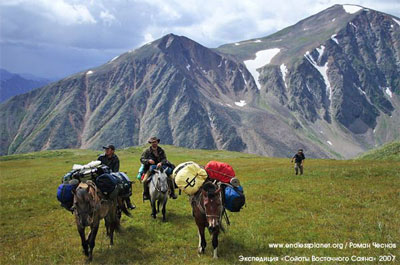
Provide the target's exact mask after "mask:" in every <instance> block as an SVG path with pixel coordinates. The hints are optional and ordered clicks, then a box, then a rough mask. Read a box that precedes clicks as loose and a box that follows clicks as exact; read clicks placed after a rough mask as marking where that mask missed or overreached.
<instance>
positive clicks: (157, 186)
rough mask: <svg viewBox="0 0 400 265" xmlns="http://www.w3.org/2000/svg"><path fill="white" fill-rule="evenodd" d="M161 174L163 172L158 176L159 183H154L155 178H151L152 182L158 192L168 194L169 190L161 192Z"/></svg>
mask: <svg viewBox="0 0 400 265" xmlns="http://www.w3.org/2000/svg"><path fill="white" fill-rule="evenodd" d="M160 173H161V172H158V174H157V182H156V183H154V176H153V177H152V178H151V182H152V183H153V185H154V187H155V189H156V190H157V191H158V192H161V193H167V192H168V188H167V189H166V190H165V191H161V187H160V186H161V185H160Z"/></svg>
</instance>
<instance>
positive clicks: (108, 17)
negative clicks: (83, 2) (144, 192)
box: [100, 10, 115, 25]
mask: <svg viewBox="0 0 400 265" xmlns="http://www.w3.org/2000/svg"><path fill="white" fill-rule="evenodd" d="M100 18H101V19H102V20H103V22H104V24H106V25H111V24H112V23H113V21H114V20H115V16H114V15H113V14H111V13H110V11H108V10H105V11H101V12H100Z"/></svg>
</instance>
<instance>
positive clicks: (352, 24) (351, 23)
mask: <svg viewBox="0 0 400 265" xmlns="http://www.w3.org/2000/svg"><path fill="white" fill-rule="evenodd" d="M349 24H350V25H351V26H353V27H354V28H355V29H357V26H356V25H354V23H353V22H350V23H349Z"/></svg>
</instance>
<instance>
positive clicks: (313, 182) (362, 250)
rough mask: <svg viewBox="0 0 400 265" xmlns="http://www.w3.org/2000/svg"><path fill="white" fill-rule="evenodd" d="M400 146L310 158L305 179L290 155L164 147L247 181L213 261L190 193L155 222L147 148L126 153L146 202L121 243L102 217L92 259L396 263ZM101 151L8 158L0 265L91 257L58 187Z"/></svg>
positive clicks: (138, 196) (125, 224)
mask: <svg viewBox="0 0 400 265" xmlns="http://www.w3.org/2000/svg"><path fill="white" fill-rule="evenodd" d="M394 146H397V148H396V147H394ZM399 146H400V143H398V142H397V143H393V146H389V147H390V148H389V149H384V150H383V151H382V150H378V151H377V152H376V153H375V155H374V156H375V157H377V156H379V157H380V159H379V160H378V159H374V157H366V158H367V159H355V160H328V159H326V160H322V159H308V158H307V159H306V160H305V164H304V175H301V176H300V175H299V176H296V175H294V169H293V164H292V163H290V158H289V157H288V158H271V157H262V156H257V155H250V154H244V153H239V152H228V151H210V150H194V149H184V148H178V147H174V146H166V145H163V146H162V147H163V148H164V149H165V151H166V153H167V155H168V159H169V160H170V161H171V162H172V163H174V164H175V165H178V164H179V163H182V162H185V161H194V162H197V163H199V164H200V165H205V164H206V163H207V162H208V161H210V160H217V161H221V162H226V163H228V164H230V165H231V166H232V167H233V168H234V170H235V172H236V176H237V177H238V178H239V179H240V181H241V185H242V186H243V188H244V193H245V195H246V205H245V207H244V208H243V209H242V210H241V211H240V212H238V213H230V212H228V215H229V220H230V223H231V225H230V226H228V225H227V224H226V222H225V221H224V222H223V224H224V226H225V230H226V232H225V233H221V235H220V237H219V248H218V254H219V259H218V260H215V259H212V245H211V240H210V237H209V235H208V233H207V234H206V239H207V248H206V252H205V254H204V255H202V256H198V254H197V246H198V235H197V227H196V225H195V222H194V218H193V217H192V209H191V206H190V203H189V200H188V196H187V195H185V194H184V193H182V195H180V196H178V199H177V200H171V199H169V200H168V203H167V215H166V216H167V222H165V223H164V222H162V220H161V216H160V215H159V216H158V217H157V219H152V218H151V216H150V213H151V209H150V204H149V202H148V201H146V202H145V203H143V202H142V186H141V184H140V183H139V181H138V180H136V177H135V176H136V174H137V171H138V168H139V166H140V162H139V158H140V155H141V153H142V151H143V149H144V147H143V146H142V147H130V148H126V149H123V150H117V152H116V153H117V154H118V156H119V158H120V161H121V171H123V172H126V173H127V174H128V175H129V177H130V178H131V180H134V181H135V183H134V184H133V195H132V197H131V200H132V201H133V202H134V203H135V204H136V206H137V208H136V209H135V210H132V211H131V213H132V215H133V217H132V218H128V217H127V216H125V215H123V216H122V219H121V224H122V231H121V232H120V233H116V234H115V235H114V245H113V246H112V247H110V246H109V240H108V238H107V236H106V231H105V227H104V221H101V225H100V230H99V233H98V235H97V240H96V246H95V249H94V252H93V261H92V264H178V263H179V264H251V263H254V264H259V263H260V262H257V258H263V259H264V260H265V261H268V260H270V261H271V262H270V264H291V263H296V262H299V260H301V259H303V261H302V262H299V263H301V264H310V263H311V262H312V261H310V262H308V261H307V258H309V259H312V258H314V259H318V258H321V257H322V258H324V257H325V258H326V257H342V258H346V257H347V258H349V259H350V261H348V262H346V263H348V264H397V262H399V260H400V252H399V249H400V236H399V235H400V203H399V200H400V159H399V157H400V153H399V151H398V150H399V148H398V147H399ZM388 150H389V151H388ZM390 150H391V151H390ZM100 153H101V152H100V151H93V150H82V149H69V150H53V151H41V152H36V153H28V154H18V155H10V156H2V157H0V169H1V170H0V211H1V213H0V214H1V221H0V239H1V240H0V249H1V255H0V264H84V263H86V257H85V256H84V255H83V253H82V247H81V242H80V238H79V235H78V232H77V228H76V224H75V219H74V216H73V215H72V214H71V213H70V212H68V211H67V210H65V209H64V208H62V207H60V204H59V202H58V201H57V198H56V191H57V187H58V185H59V184H60V183H61V178H62V176H63V175H64V174H65V173H67V172H68V171H70V170H71V167H72V165H73V164H85V163H87V162H90V161H92V160H96V158H97V156H98V155H99V154H100ZM385 156H386V158H385ZM368 257H369V258H371V257H373V258H375V260H374V261H370V260H368ZM274 259H278V261H273V260H274ZM357 259H358V260H357ZM360 259H361V260H362V259H365V260H364V262H363V261H360ZM388 259H392V261H391V262H388V261H386V262H382V260H388ZM393 259H395V260H394V261H393ZM380 260H381V261H380ZM264 263H265V262H264ZM338 263H339V262H337V263H335V262H327V263H324V262H320V263H319V264H338ZM296 264H297V263H296Z"/></svg>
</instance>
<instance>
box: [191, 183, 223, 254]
mask: <svg viewBox="0 0 400 265" xmlns="http://www.w3.org/2000/svg"><path fill="white" fill-rule="evenodd" d="M191 205H192V209H193V216H194V218H195V221H196V224H197V228H198V233H199V248H198V252H199V254H204V251H205V248H206V245H207V243H206V238H205V236H204V230H205V228H206V227H207V228H208V230H209V232H210V233H211V234H212V245H213V248H214V252H213V257H214V258H218V253H217V248H218V235H219V232H220V230H221V231H223V227H222V212H223V205H222V196H221V188H220V187H218V186H217V185H215V184H213V183H212V182H209V181H207V182H205V183H204V184H203V186H202V187H201V188H200V189H199V191H197V193H196V194H195V195H194V196H193V197H191Z"/></svg>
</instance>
